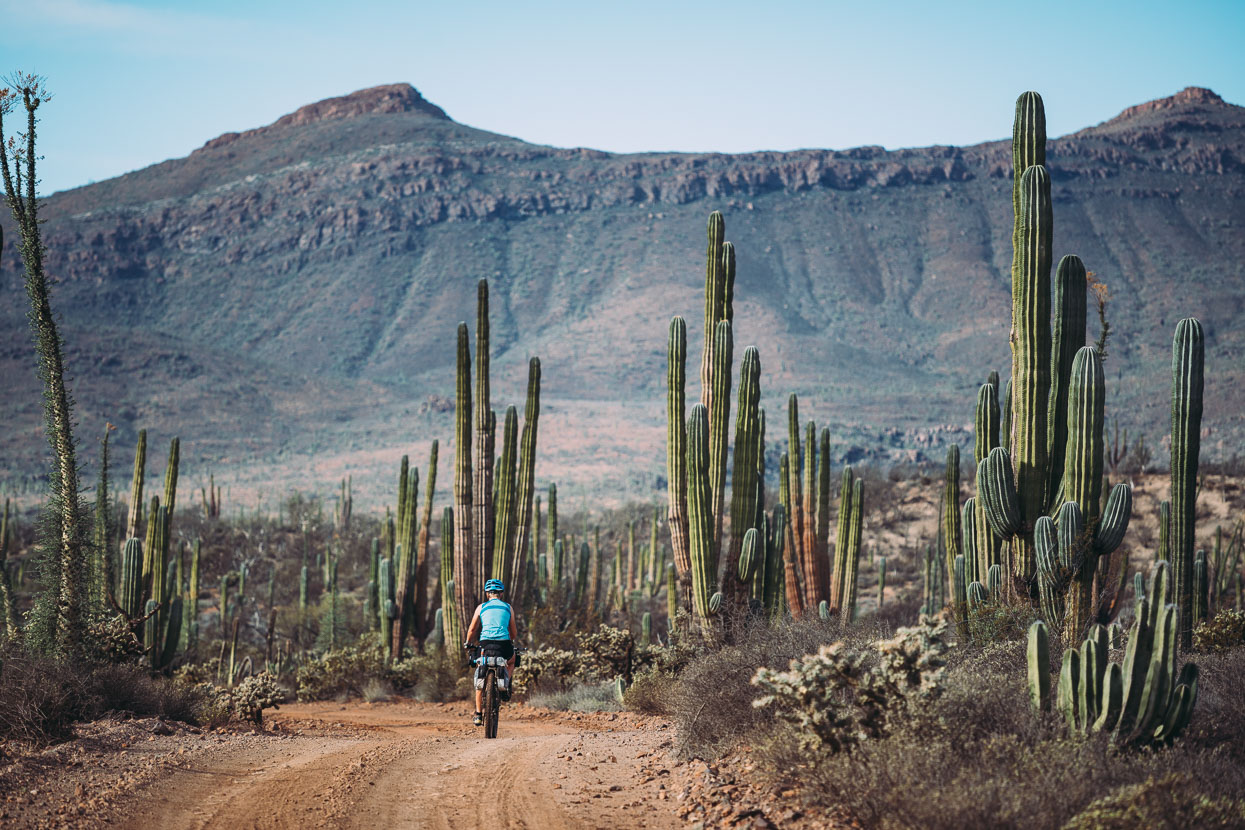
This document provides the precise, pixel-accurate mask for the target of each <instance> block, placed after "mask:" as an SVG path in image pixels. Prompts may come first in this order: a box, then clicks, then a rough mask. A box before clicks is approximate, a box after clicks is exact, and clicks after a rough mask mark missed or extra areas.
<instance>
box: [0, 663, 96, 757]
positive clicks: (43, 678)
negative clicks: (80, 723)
mask: <svg viewBox="0 0 1245 830" xmlns="http://www.w3.org/2000/svg"><path fill="white" fill-rule="evenodd" d="M87 695H88V691H87V684H86V683H85V680H84V679H83V678H82V677H80V676H79V675H78V673H77V672H75V671H74V670H73V669H72V668H71V667H70V666H68V665H67V664H65V663H61V662H59V661H56V660H51V659H42V658H39V657H35V656H33V655H30V656H28V655H24V654H20V653H8V654H5V655H4V661H3V663H2V664H0V736H3V737H5V738H11V739H16V740H19V741H27V742H31V743H46V742H48V741H53V740H57V739H59V738H66V737H69V735H70V734H71V729H72V727H73V724H74V722H75V721H77V720H82V719H83V717H82V715H83V712H82V708H83V702H84V701H85V700H86V698H87Z"/></svg>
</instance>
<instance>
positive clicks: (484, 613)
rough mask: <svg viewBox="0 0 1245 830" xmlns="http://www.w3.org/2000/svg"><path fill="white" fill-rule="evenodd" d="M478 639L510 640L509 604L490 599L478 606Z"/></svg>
mask: <svg viewBox="0 0 1245 830" xmlns="http://www.w3.org/2000/svg"><path fill="white" fill-rule="evenodd" d="M480 639H481V640H509V639H510V603H508V602H502V601H501V600H499V599H490V600H489V601H488V602H486V603H484V604H483V605H481V606H480Z"/></svg>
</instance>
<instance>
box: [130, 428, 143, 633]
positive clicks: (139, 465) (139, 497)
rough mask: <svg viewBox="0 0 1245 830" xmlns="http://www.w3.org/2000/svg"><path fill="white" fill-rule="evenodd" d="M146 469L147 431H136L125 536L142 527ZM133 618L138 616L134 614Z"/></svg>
mask: <svg viewBox="0 0 1245 830" xmlns="http://www.w3.org/2000/svg"><path fill="white" fill-rule="evenodd" d="M146 468H147V430H145V429H140V430H139V431H138V442H137V443H136V444H135V446H134V476H133V478H132V479H131V482H130V515H129V518H128V519H127V520H126V531H125V535H126V537H127V538H137V536H138V534H139V531H141V530H142V526H143V480H144V478H145V476H146ZM134 616H138V615H137V614H135V615H134Z"/></svg>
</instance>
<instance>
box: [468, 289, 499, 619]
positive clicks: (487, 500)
mask: <svg viewBox="0 0 1245 830" xmlns="http://www.w3.org/2000/svg"><path fill="white" fill-rule="evenodd" d="M489 344H490V338H489V289H488V280H483V279H482V280H480V281H479V282H478V283H477V284H476V355H475V364H476V365H475V369H476V374H475V401H474V409H473V412H474V415H475V434H474V439H475V444H474V447H473V452H474V454H475V459H474V460H475V470H474V474H473V478H472V482H471V494H472V502H471V510H472V516H471V529H472V532H473V533H474V540H473V541H472V546H471V547H472V551H471V553H472V558H473V560H474V561H473V565H472V572H471V576H472V584H471V585H470V586H468V587H470V588H471V589H472V596H473V598H474V600H475V601H477V602H478V601H479V600H480V599H482V598H483V596H484V580H485V579H486V578H488V575H489V574H488V571H489V566H490V565H491V564H492V563H491V562H490V561H489V560H490V559H491V557H492V554H493V463H494V461H493V450H494V440H495V436H496V416H495V415H494V414H493V407H492V401H491V394H490V380H491V379H490V377H489V364H490V360H491V354H492V353H491V347H490V345H489Z"/></svg>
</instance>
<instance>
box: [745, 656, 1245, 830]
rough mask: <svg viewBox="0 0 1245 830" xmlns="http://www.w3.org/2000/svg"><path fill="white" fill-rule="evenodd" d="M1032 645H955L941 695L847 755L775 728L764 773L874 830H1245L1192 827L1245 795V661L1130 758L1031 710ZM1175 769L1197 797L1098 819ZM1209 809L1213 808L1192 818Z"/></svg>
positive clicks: (1205, 682)
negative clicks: (1118, 818) (1028, 649)
mask: <svg viewBox="0 0 1245 830" xmlns="http://www.w3.org/2000/svg"><path fill="white" fill-rule="evenodd" d="M1024 651H1025V649H1024V644H1023V643H1002V644H998V645H994V646H990V647H986V648H980V649H955V650H954V651H952V652H951V653H950V654H949V655H948V665H947V667H946V670H945V674H944V676H943V684H942V694H941V695H940V696H939V697H937V698H936V699H933V700H930V701H928V702H926V703H923V704H922V705H921V706H915V707H908V708H906V709H904V710H903V711H902V712H900V713H899V714H898V716H897V717H896V718H894V719H893V720H892V722H891V724H890V728H889V730H888V732H889V734H886V735H884V736H882V737H880V738H877V739H874V740H868V741H861V742H859V743H858V744H857V745H856V746H854V747H853V748H851V750H850V751H847V752H842V753H828V752H822V753H819V754H818V755H817V756H816V757H810V753H809V751H808V749H807V747H806V742H804V741H802V740H801V736H799V735H798V734H795V732H794V730H793V729H791V728H790V727H789V726H787V725H782V726H781V727H779V728H771V729H770V730H769V732H768V734H767V737H765V738H764V739H763V740H759V741H758V742H757V746H758V750H757V753H756V756H757V760H758V761H759V768H760V770H761V771H762V773H763V774H764V775H766V776H767V777H768V778H770V779H772V780H774V781H775V782H782V783H783V784H784V785H795V786H797V787H798V788H799V790H800V792H801V794H802V796H803V799H804V801H805V803H806V805H811V806H815V807H817V808H820V809H822V810H826V811H834V812H838V813H840V814H842V815H843V817H844V818H846V819H848V820H849V821H853V822H856V823H857V824H859V825H860V826H865V827H877V828H910V827H922V828H934V830H937V829H938V828H962V827H1002V828H1012V827H1014V828H1021V827H1023V828H1051V830H1054V829H1055V828H1059V827H1062V826H1064V825H1065V824H1066V823H1068V822H1071V821H1073V820H1074V819H1075V818H1076V817H1077V816H1078V815H1080V814H1082V813H1085V812H1086V811H1089V812H1088V813H1087V814H1086V816H1085V817H1084V819H1083V822H1086V823H1081V824H1078V825H1074V826H1077V827H1096V826H1102V827H1117V826H1119V827H1123V826H1129V827H1183V826H1224V827H1235V826H1245V825H1241V824H1239V823H1237V824H1233V823H1226V824H1213V823H1212V824H1198V823H1196V822H1194V823H1192V824H1190V823H1187V822H1185V817H1186V816H1187V815H1191V814H1194V815H1199V816H1204V817H1211V816H1218V815H1220V813H1222V811H1223V809H1226V810H1228V811H1229V813H1227V814H1229V815H1230V814H1231V813H1230V810H1231V809H1233V808H1234V807H1235V801H1234V800H1239V799H1240V798H1241V797H1242V795H1245V765H1243V764H1242V760H1241V758H1240V754H1241V753H1242V752H1245V750H1242V749H1238V748H1237V745H1240V744H1242V743H1243V742H1245V741H1242V738H1243V737H1245V715H1243V714H1242V713H1241V711H1240V707H1239V703H1238V704H1233V703H1232V701H1233V700H1234V699H1239V694H1240V691H1239V690H1240V688H1241V686H1240V685H1238V684H1239V683H1240V682H1241V681H1242V680H1245V657H1243V658H1242V659H1237V660H1226V659H1225V660H1222V661H1218V662H1216V661H1206V662H1205V663H1204V664H1202V668H1203V674H1202V678H1201V680H1202V682H1201V686H1200V695H1199V701H1198V709H1197V711H1196V712H1195V714H1194V721H1193V724H1192V725H1191V727H1190V729H1189V730H1188V732H1187V733H1186V734H1185V736H1184V737H1183V738H1182V739H1181V740H1179V741H1177V742H1176V744H1175V745H1173V746H1171V747H1168V748H1165V749H1159V750H1145V751H1119V750H1118V749H1116V748H1115V747H1113V746H1112V745H1111V743H1110V741H1109V739H1108V737H1107V736H1103V735H1099V736H1092V737H1090V738H1083V737H1080V736H1068V735H1067V732H1066V729H1065V728H1064V727H1063V725H1062V723H1061V722H1060V721H1059V719H1058V717H1057V716H1055V715H1052V714H1048V713H1038V712H1035V711H1034V710H1033V708H1032V706H1031V705H1030V703H1029V700H1028V697H1027V694H1026V690H1025V654H1024ZM1236 654H1237V653H1236V652H1234V653H1233V654H1232V655H1230V656H1231V657H1235V656H1236ZM1199 662H1200V661H1199ZM1176 773H1179V774H1181V775H1184V776H1187V778H1182V779H1180V780H1181V781H1183V782H1185V784H1186V786H1185V789H1184V790H1183V791H1182V792H1181V793H1179V794H1178V795H1176V796H1173V797H1172V798H1171V799H1170V801H1165V800H1164V798H1165V797H1164V796H1161V795H1159V794H1157V793H1153V794H1151V795H1149V796H1146V798H1148V802H1147V805H1146V807H1145V810H1146V812H1145V813H1144V815H1145V816H1146V820H1145V821H1142V822H1140V823H1133V824H1111V823H1103V824H1101V825H1095V824H1092V823H1087V822H1089V821H1090V818H1091V817H1097V818H1098V819H1100V820H1102V821H1104V822H1108V821H1109V820H1113V819H1111V818H1110V816H1111V814H1110V813H1109V812H1108V809H1107V808H1108V807H1112V805H1114V807H1112V809H1115V808H1117V807H1122V805H1124V804H1126V803H1127V796H1126V795H1123V794H1122V792H1123V791H1124V790H1125V789H1126V788H1129V787H1135V786H1137V785H1142V784H1145V783H1146V782H1149V781H1161V780H1163V779H1164V778H1166V777H1167V776H1170V775H1173V774H1176ZM1115 794H1119V797H1118V798H1116V799H1114V800H1110V797H1111V796H1112V795H1115ZM1103 799H1108V801H1103ZM1225 799H1226V805H1225ZM1095 802H1099V804H1098V805H1097V807H1095V808H1094V809H1091V805H1094V804H1095ZM1197 805H1203V806H1202V807H1198V806H1197ZM1206 805H1209V806H1206ZM1221 808H1222V809H1221ZM1197 809H1202V810H1203V812H1201V813H1190V812H1189V811H1190V810H1197ZM1095 810H1096V812H1095ZM1214 811H1219V812H1214ZM1121 815H1125V816H1126V815H1127V813H1122V814H1121Z"/></svg>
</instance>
